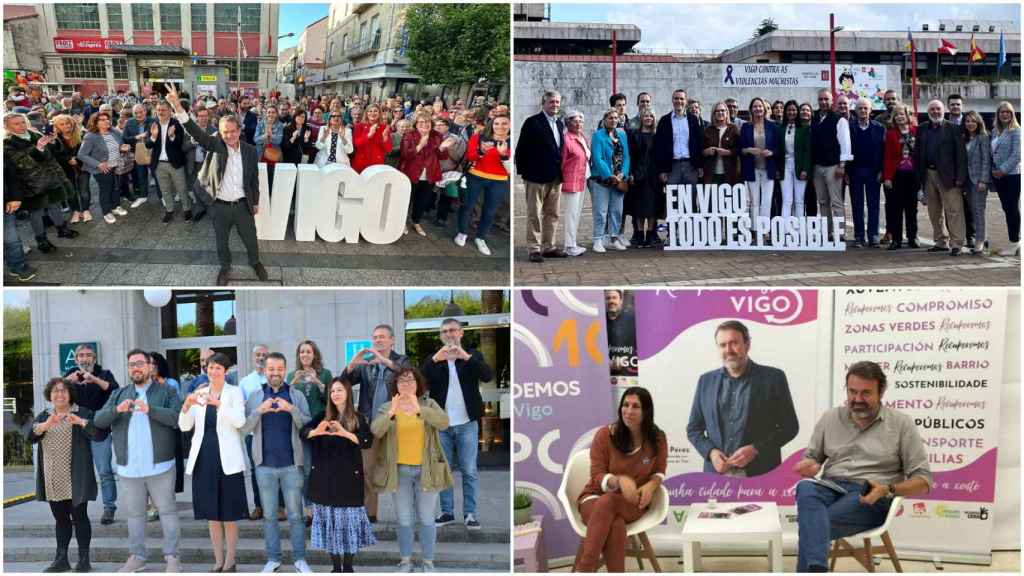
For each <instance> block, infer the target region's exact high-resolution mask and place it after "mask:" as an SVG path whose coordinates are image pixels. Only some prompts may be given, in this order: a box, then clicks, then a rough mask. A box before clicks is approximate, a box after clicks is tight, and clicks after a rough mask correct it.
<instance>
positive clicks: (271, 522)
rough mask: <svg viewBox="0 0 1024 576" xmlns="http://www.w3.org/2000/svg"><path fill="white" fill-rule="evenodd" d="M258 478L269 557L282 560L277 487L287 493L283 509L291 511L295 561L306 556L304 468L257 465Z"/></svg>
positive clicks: (264, 533)
mask: <svg viewBox="0 0 1024 576" xmlns="http://www.w3.org/2000/svg"><path fill="white" fill-rule="evenodd" d="M256 481H257V482H258V483H259V486H260V500H261V501H262V502H263V504H264V506H266V508H265V509H264V512H263V540H264V541H265V542H266V546H267V560H268V561H271V560H272V561H274V562H280V561H281V530H280V528H278V526H277V490H278V488H280V489H281V490H282V491H283V492H284V508H285V511H286V512H287V513H288V536H289V537H290V538H291V541H292V561H294V562H298V561H299V560H304V559H305V558H306V518H305V516H304V515H303V513H302V469H301V468H299V467H298V466H286V467H284V468H272V467H270V466H258V467H257V468H256Z"/></svg>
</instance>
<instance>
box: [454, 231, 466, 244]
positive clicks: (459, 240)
mask: <svg viewBox="0 0 1024 576" xmlns="http://www.w3.org/2000/svg"><path fill="white" fill-rule="evenodd" d="M455 245H456V246H465V245H466V235H465V234H461V233H459V234H456V235H455Z"/></svg>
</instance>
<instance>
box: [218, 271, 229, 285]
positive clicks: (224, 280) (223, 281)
mask: <svg viewBox="0 0 1024 576" xmlns="http://www.w3.org/2000/svg"><path fill="white" fill-rule="evenodd" d="M229 272H230V270H229V269H227V268H221V269H220V272H217V286H227V285H228V273H229Z"/></svg>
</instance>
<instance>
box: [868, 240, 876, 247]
mask: <svg viewBox="0 0 1024 576" xmlns="http://www.w3.org/2000/svg"><path fill="white" fill-rule="evenodd" d="M868 248H878V240H871V241H869V242H868Z"/></svg>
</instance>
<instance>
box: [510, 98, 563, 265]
mask: <svg viewBox="0 0 1024 576" xmlns="http://www.w3.org/2000/svg"><path fill="white" fill-rule="evenodd" d="M561 105H562V95H561V94H559V93H558V92H555V91H554V90H551V91H548V92H545V93H544V97H543V98H542V99H541V108H542V110H541V111H540V112H539V113H537V114H535V115H533V116H530V117H529V118H527V119H526V122H523V127H522V128H521V129H520V131H519V141H518V145H517V146H516V152H515V160H516V172H517V173H518V174H519V176H520V177H521V178H522V179H523V184H524V185H525V186H526V241H527V242H528V243H529V245H530V262H543V261H544V258H545V257H547V258H565V256H566V254H565V251H563V250H560V249H559V248H557V247H556V246H555V229H556V228H557V227H558V206H559V200H560V198H561V195H562V145H563V144H564V142H563V141H562V135H563V134H564V133H565V125H564V124H563V123H562V120H561V119H560V118H559V117H558V111H559V109H560V108H561Z"/></svg>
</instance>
